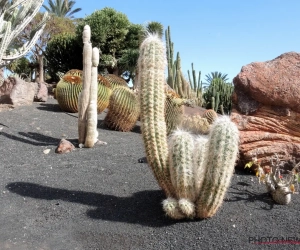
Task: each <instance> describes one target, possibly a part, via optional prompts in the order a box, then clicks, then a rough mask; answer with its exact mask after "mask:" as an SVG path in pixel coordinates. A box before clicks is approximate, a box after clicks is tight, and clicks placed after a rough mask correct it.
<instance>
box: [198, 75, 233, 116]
mask: <svg viewBox="0 0 300 250" xmlns="http://www.w3.org/2000/svg"><path fill="white" fill-rule="evenodd" d="M233 89H234V86H233V84H232V83H226V82H224V81H223V80H222V79H220V78H215V79H213V80H212V81H211V83H210V85H209V87H208V88H207V90H206V91H205V93H204V94H203V99H204V100H205V103H206V108H207V109H213V110H214V111H216V112H217V113H219V114H222V115H224V114H230V113H231V109H232V101H231V98H232V93H233Z"/></svg>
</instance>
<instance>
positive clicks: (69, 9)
mask: <svg viewBox="0 0 300 250" xmlns="http://www.w3.org/2000/svg"><path fill="white" fill-rule="evenodd" d="M75 3H76V2H75V1H69V0H55V1H54V0H48V6H47V5H43V7H44V8H45V10H46V11H48V12H49V13H50V14H53V15H55V16H58V17H68V18H70V19H74V16H73V15H74V14H75V13H77V12H79V11H81V8H76V9H73V8H74V5H75Z"/></svg>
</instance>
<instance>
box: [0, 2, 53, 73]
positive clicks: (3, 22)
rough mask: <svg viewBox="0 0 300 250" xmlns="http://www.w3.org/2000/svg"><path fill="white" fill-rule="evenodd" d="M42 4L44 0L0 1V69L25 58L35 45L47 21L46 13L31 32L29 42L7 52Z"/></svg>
mask: <svg viewBox="0 0 300 250" xmlns="http://www.w3.org/2000/svg"><path fill="white" fill-rule="evenodd" d="M43 2H44V0H15V1H0V68H2V67H4V66H5V65H7V64H9V63H10V62H11V61H13V60H15V59H17V58H20V57H22V56H25V55H26V54H27V53H28V52H29V51H30V50H31V48H32V47H33V46H34V45H35V43H36V41H37V40H38V38H39V37H40V35H41V33H42V32H43V29H44V27H45V25H46V21H47V20H48V13H47V12H46V13H45V14H44V16H43V18H42V21H41V22H40V23H39V24H38V26H37V27H36V28H35V29H34V30H32V34H33V35H32V37H31V40H30V41H27V42H26V43H25V44H24V45H23V46H22V47H20V48H17V49H14V50H9V47H10V45H11V44H12V43H13V41H14V39H15V38H16V37H17V36H18V35H19V34H20V33H21V32H22V30H23V29H24V28H25V27H26V26H27V25H28V24H29V23H30V22H31V20H32V19H33V18H34V16H35V15H36V14H37V13H38V11H39V10H40V8H41V6H42V4H43ZM7 52H8V53H7Z"/></svg>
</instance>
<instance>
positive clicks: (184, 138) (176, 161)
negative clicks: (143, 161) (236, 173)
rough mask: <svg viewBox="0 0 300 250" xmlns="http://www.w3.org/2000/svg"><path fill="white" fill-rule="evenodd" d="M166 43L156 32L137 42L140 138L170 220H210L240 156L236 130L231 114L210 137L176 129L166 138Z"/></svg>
mask: <svg viewBox="0 0 300 250" xmlns="http://www.w3.org/2000/svg"><path fill="white" fill-rule="evenodd" d="M165 66H166V58H165V47H164V44H163V42H162V40H161V39H160V38H159V37H158V36H156V35H149V36H148V37H147V38H146V39H145V40H144V41H143V43H142V44H141V46H140V56H139V60H138V71H139V79H138V82H139V84H140V90H141V91H140V99H141V122H142V136H143V141H144V145H145V150H146V156H147V161H148V163H149V165H150V167H151V169H152V171H153V173H154V176H155V178H156V179H157V181H158V184H159V185H160V187H161V188H162V189H163V191H164V192H165V194H166V196H167V199H166V200H164V201H163V209H164V211H165V212H166V214H167V215H168V216H170V217H171V218H174V219H181V218H208V217H211V216H213V215H214V214H215V213H216V212H217V210H218V208H219V207H220V206H221V204H222V201H223V198H224V195H225V192H226V190H227V187H228V185H229V183H230V179H231V176H232V174H233V170H234V166H235V161H236V159H237V154H238V142H239V133H238V129H237V127H236V125H235V124H234V123H233V122H231V121H230V119H229V117H220V118H217V119H216V120H215V121H214V122H213V124H212V125H211V128H210V131H209V134H208V135H199V134H197V135H195V134H192V133H191V132H189V131H186V130H183V129H181V130H176V131H174V132H173V133H172V134H171V135H170V136H169V138H168V137H167V129H166V127H167V126H166V120H165V113H164V109H165V107H164V105H165V99H166V94H165V92H164V91H163V89H164V68H165Z"/></svg>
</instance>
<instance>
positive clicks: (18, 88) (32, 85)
mask: <svg viewBox="0 0 300 250" xmlns="http://www.w3.org/2000/svg"><path fill="white" fill-rule="evenodd" d="M47 99H48V88H47V86H46V84H45V83H37V82H26V81H24V80H22V79H21V78H19V77H8V78H7V79H5V80H4V82H3V84H2V85H1V86H0V104H13V105H14V106H22V105H31V104H32V103H33V101H38V102H46V101H47Z"/></svg>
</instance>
